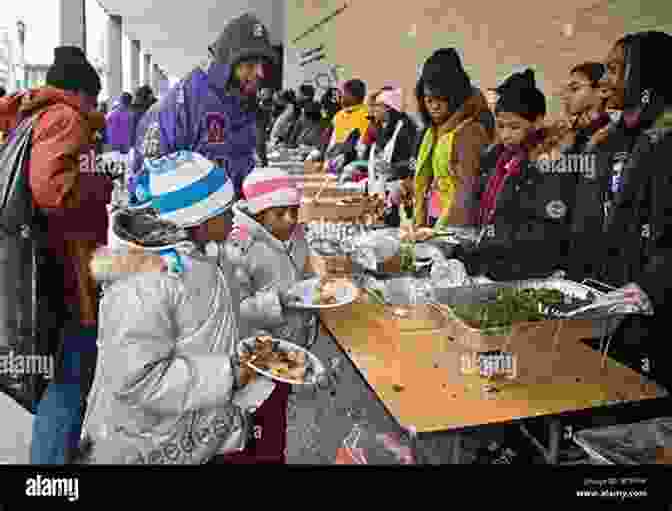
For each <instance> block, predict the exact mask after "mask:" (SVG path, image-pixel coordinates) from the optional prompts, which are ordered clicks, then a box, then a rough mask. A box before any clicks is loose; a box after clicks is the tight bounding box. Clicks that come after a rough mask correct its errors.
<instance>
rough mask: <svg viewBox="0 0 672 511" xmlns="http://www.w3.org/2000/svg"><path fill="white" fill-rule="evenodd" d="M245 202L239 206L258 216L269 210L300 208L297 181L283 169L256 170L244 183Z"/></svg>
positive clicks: (241, 202)
mask: <svg viewBox="0 0 672 511" xmlns="http://www.w3.org/2000/svg"><path fill="white" fill-rule="evenodd" d="M243 196H244V197H245V200H244V201H240V204H239V206H240V207H241V208H244V209H246V210H247V211H249V212H250V213H251V214H253V215H256V214H257V213H260V212H262V211H264V210H266V209H269V208H281V207H290V206H299V205H300V204H301V194H300V193H299V189H298V187H297V186H296V179H294V178H293V177H292V176H290V175H289V174H288V173H287V172H285V171H284V170H282V169H275V168H256V169H254V170H253V171H252V172H251V173H250V175H248V176H247V177H246V178H245V181H244V182H243Z"/></svg>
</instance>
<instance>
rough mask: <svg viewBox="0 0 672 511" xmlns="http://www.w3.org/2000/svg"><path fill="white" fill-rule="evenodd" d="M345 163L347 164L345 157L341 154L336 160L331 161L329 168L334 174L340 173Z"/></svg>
mask: <svg viewBox="0 0 672 511" xmlns="http://www.w3.org/2000/svg"><path fill="white" fill-rule="evenodd" d="M344 163H345V155H344V154H339V155H338V156H336V157H335V158H332V159H331V160H329V164H328V166H327V168H328V169H329V171H330V172H332V173H338V172H339V171H340V170H341V167H343V164H344Z"/></svg>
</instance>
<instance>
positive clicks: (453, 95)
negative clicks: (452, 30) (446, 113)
mask: <svg viewBox="0 0 672 511" xmlns="http://www.w3.org/2000/svg"><path fill="white" fill-rule="evenodd" d="M427 92H429V93H431V96H436V97H444V98H446V99H448V103H449V110H450V111H451V112H456V111H457V110H458V109H459V108H460V107H461V106H462V105H463V104H464V102H465V101H466V100H467V99H468V98H469V97H471V95H472V94H473V91H472V87H471V80H470V79H469V75H467V73H466V72H465V70H464V68H463V67H462V61H461V60H460V56H459V55H458V54H457V51H455V48H441V49H440V50H436V51H435V52H434V53H433V54H432V56H431V57H429V58H428V59H427V61H426V62H425V65H424V66H423V68H422V75H421V76H420V80H419V81H418V85H417V89H416V95H417V96H418V99H420V98H424V97H425V96H426V95H427Z"/></svg>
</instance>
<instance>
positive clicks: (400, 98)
mask: <svg viewBox="0 0 672 511" xmlns="http://www.w3.org/2000/svg"><path fill="white" fill-rule="evenodd" d="M377 101H378V102H379V103H382V104H383V105H385V106H387V107H389V108H392V109H394V110H396V111H397V112H403V111H404V93H403V91H402V90H401V89H393V90H384V91H383V92H381V93H380V94H379V95H378V98H377Z"/></svg>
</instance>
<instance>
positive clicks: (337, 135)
mask: <svg viewBox="0 0 672 511" xmlns="http://www.w3.org/2000/svg"><path fill="white" fill-rule="evenodd" d="M368 116H369V109H368V107H367V106H366V105H365V104H363V103H362V104H359V105H355V106H353V107H349V108H343V109H341V110H339V111H338V112H337V113H336V115H334V119H333V120H332V121H331V123H332V125H333V127H334V131H333V133H332V134H331V141H330V143H329V145H330V146H333V145H336V144H342V143H344V142H345V141H346V140H347V139H348V137H349V136H350V134H351V133H352V132H353V131H355V130H359V136H360V138H361V137H363V136H364V134H365V133H366V130H367V129H368V128H369V119H368Z"/></svg>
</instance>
